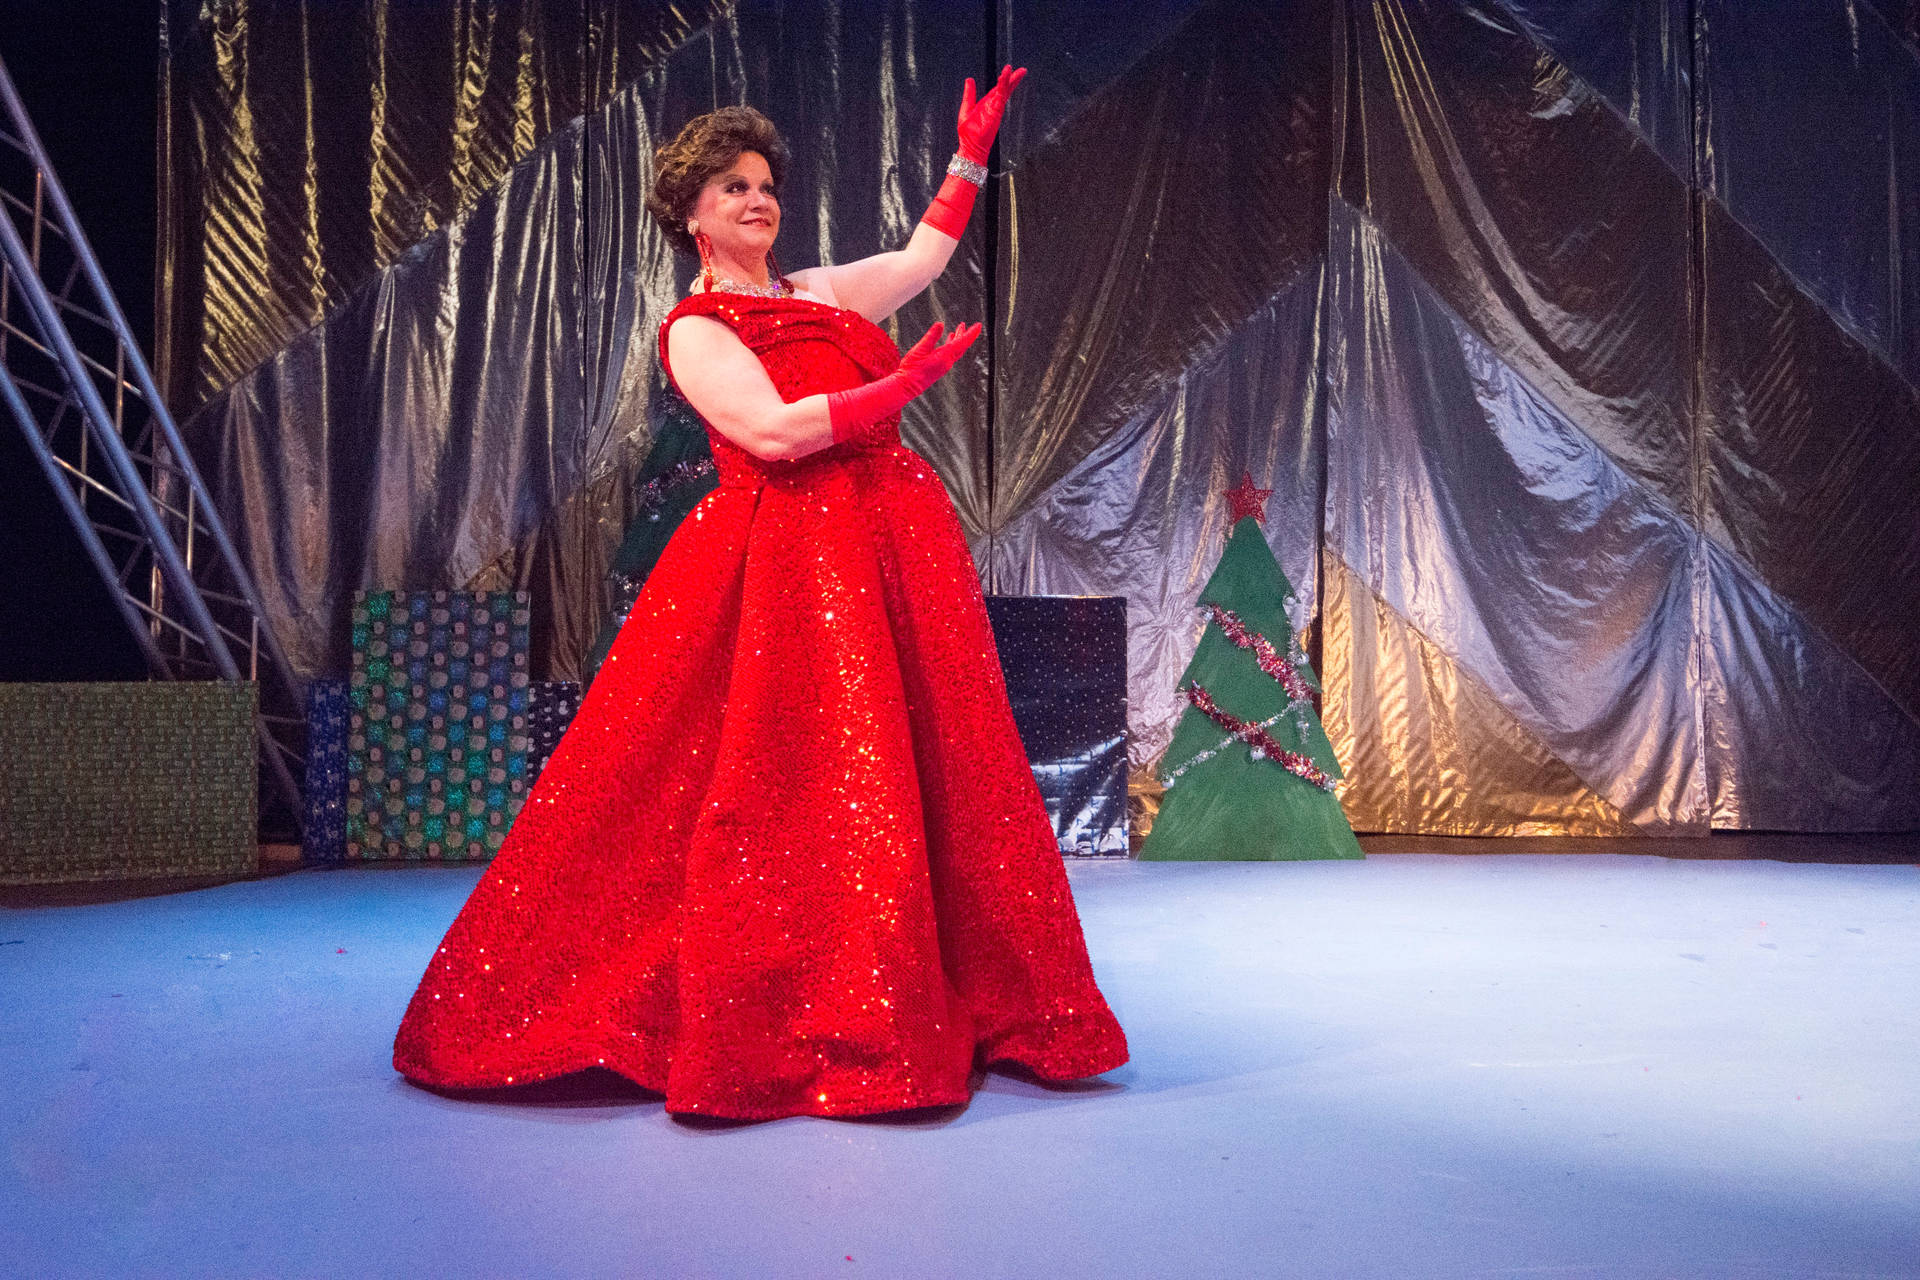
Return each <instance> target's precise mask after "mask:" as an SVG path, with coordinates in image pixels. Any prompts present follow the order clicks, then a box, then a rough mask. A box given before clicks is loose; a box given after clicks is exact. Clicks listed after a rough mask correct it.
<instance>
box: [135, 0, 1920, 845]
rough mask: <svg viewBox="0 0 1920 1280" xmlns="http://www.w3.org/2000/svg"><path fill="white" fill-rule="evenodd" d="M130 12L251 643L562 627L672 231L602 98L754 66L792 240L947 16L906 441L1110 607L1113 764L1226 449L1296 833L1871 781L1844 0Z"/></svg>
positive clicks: (1881, 101)
mask: <svg viewBox="0 0 1920 1280" xmlns="http://www.w3.org/2000/svg"><path fill="white" fill-rule="evenodd" d="M1770 12H1771V11H1770ZM168 14H169V18H168V25H167V31H168V43H167V48H166V57H165V60H164V61H163V93H164V95H165V97H166V104H167V108H168V109H167V113H166V115H165V119H166V120H167V121H168V122H169V127H168V129H166V130H165V131H164V136H163V150H164V151H166V154H165V155H163V161H166V162H167V163H166V164H165V165H164V166H163V172H166V173H169V174H170V175H171V177H170V178H169V179H168V185H167V190H166V191H165V192H164V193H163V195H164V196H165V199H164V200H163V225H162V250H163V254H162V256H163V262H164V264H165V271H164V273H163V279H162V299H161V311H162V317H163V324H162V341H161V351H160V353H159V354H160V360H161V364H162V366H163V368H164V369H165V370H166V371H167V374H168V377H169V386H170V394H171V396H172V397H173V399H174V400H175V402H176V404H177V405H178V406H179V407H181V408H183V409H193V410H194V412H193V415H192V418H191V422H190V424H189V430H190V434H191V437H192V440H193V444H194V448H195V452H196V455H197V457H198V458H199V460H200V462H201V464H202V466H203V467H204V468H205V469H206V470H207V471H208V473H209V475H210V478H211V479H212V480H213V481H214V484H215V487H216V490H217V492H218V493H219V494H220V500H221V502H222V505H223V506H224V507H225V508H226V511H227V514H228V515H229V517H230V519H231V521H232V524H233V526H234V527H235V529H236V531H237V532H238V534H239V536H240V538H241V540H242V541H243V543H244V546H245V550H246V554H247V555H248V556H249V557H250V559H251V561H252V563H253V565H254V567H255V570H256V573H257V574H258V576H259V578H260V580H261V587H262V590H263V592H264V593H265V595H266V597H267V600H268V606H269V610H270V612H271V613H272V615H273V617H272V621H273V622H274V624H275V625H276V626H277V627H278V628H279V629H280V630H281V633H282V635H283V637H284V638H285V640H286V644H287V647H288V649H289V651H290V652H291V653H292V654H293V656H294V659H295V661H296V663H297V664H299V665H300V666H301V667H302V668H303V670H304V671H306V672H307V673H309V674H317V673H320V672H324V671H329V670H339V669H341V668H342V667H343V666H344V660H345V653H346V648H345V645H346V636H345V634H344V632H345V628H344V626H343V619H344V616H345V607H346V602H347V600H348V599H349V598H350V596H351V594H352V592H353V590H355V589H356V588H359V587H370V588H396V587H427V586H456V587H462V586H465V587H474V586H504V585H509V584H511V585H516V586H522V587H527V588H529V589H531V590H532V591H533V592H534V594H535V599H536V602H537V611H536V618H535V664H536V668H537V669H538V670H539V671H540V672H541V673H542V674H551V675H554V676H558V677H566V676H571V675H574V674H576V673H577V672H578V670H579V664H580V661H581V658H582V656H583V655H584V653H585V650H586V647H587V645H588V644H589V643H590V641H591V639H592V636H593V632H594V629H595V627H596V626H597V625H598V622H599V619H600V616H601V611H602V610H603V609H604V608H605V605H606V601H605V599H604V597H603V594H602V581H603V577H604V569H605V564H606V558H607V555H608V554H609V552H610V550H611V548H612V547H613V545H614V544H615V543H616V542H617V540H618V538H619V536H620V533H621V531H622V528H623V526H624V523H625V520H626V518H627V516H628V515H629V514H630V513H631V511H632V509H633V502H634V495H633V493H632V492H631V477H632V475H633V471H634V469H635V467H636V466H637V464H638V462H639V460H640V459H641V458H642V457H643V456H644V453H645V449H646V446H647V443H648V440H649V438H650V431H651V425H650V424H651V420H652V418H653V417H654V416H655V413H656V411H657V407H658V399H657V397H658V370H657V367H656V366H657V360H656V357H655V353H654V336H655V332H656V328H657V325H658V321H659V319H660V317H661V315H662V314H664V312H665V310H666V309H667V308H668V307H669V306H670V305H671V304H672V301H673V299H674V298H676V297H677V296H679V291H680V289H681V288H682V287H683V285H684V283H685V281H686V279H687V278H688V276H689V271H688V268H687V266H686V264H683V263H677V262H675V261H674V260H672V259H671V258H670V257H669V256H668V254H667V253H666V251H665V248H664V246H663V244H662V243H661V241H660V240H659V238H658V237H657V235H655V233H654V232H653V230H652V228H651V227H650V225H649V224H648V223H647V220H646V219H645V217H644V215H643V213H642V210H641V201H642V199H643V197H644V193H645V191H646V188H647V185H648V183H649V182H650V180H651V174H650V172H649V156H650V152H651V148H652V145H653V144H654V142H655V141H656V140H657V139H658V137H659V135H660V134H661V133H663V132H666V131H670V130H672V129H675V128H677V127H678V125H679V124H680V122H681V121H683V120H684V119H685V118H686V117H687V116H689V115H691V114H693V113H694V112H697V111H701V110H705V109H708V108H710V107H712V106H714V105H718V104H720V103H723V102H734V101H747V102H751V103H753V104H754V105H757V106H759V107H761V108H762V109H764V110H766V111H767V112H768V113H769V114H771V115H772V116H773V117H774V118H775V119H776V120H778V121H779V122H780V123H781V124H782V126H783V127H784V128H785V130H786V131H787V133H788V135H789V138H790V140H791V142H792V143H793V147H794V152H795V165H794V169H793V172H792V173H791V174H790V175H789V181H788V186H787V190H786V192H785V196H784V206H785V211H786V223H785V231H784V233H783V235H782V240H781V245H780V253H781V257H782V261H783V264H784V265H785V266H787V267H788V268H789V269H791V268H794V267H799V266H804V265H808V264H810V263H813V262H817V261H833V260H845V259H847V258H851V257H855V256H858V255H861V254H865V253H870V252H873V251H875V250H877V249H880V248H884V247H887V246H890V245H893V244H897V243H899V242H900V241H901V240H903V239H904V238H905V236H906V235H907V234H908V233H909V232H910V230H911V227H912V225H913V222H914V220H915V219H916V218H917V217H918V215H919V212H920V211H921V209H922V208H923V207H924V205H925V202H926V200H927V198H928V196H929V195H930V194H931V192H932V190H933V189H934V187H935V185H937V180H938V178H939V177H940V175H941V172H942V170H943V169H944V165H945V161H946V157H947V155H948V153H949V152H950V150H951V147H952V119H953V114H954V109H955V107H956V105H957V97H958V86H959V83H960V81H961V80H962V79H963V78H964V77H965V76H967V75H969V74H972V75H976V76H979V75H983V74H985V73H986V72H987V71H988V69H989V68H990V67H992V66H994V65H997V63H998V62H999V61H1002V60H1006V61H1013V62H1016V63H1021V64H1024V65H1026V66H1028V67H1030V68H1031V69H1032V74H1031V76H1030V77H1029V80H1028V83H1027V85H1026V86H1024V87H1023V89H1022V92H1021V95H1020V97H1019V98H1017V99H1016V102H1015V106H1014V109H1013V111H1012V112H1011V114H1010V116H1009V118H1008V121H1007V126H1006V129H1005V132H1004V134H1003V137H1002V146H1001V156H1000V176H999V178H998V180H997V182H996V185H995V188H994V197H995V198H994V201H993V203H994V205H995V207H993V208H987V207H984V205H983V207H982V209H980V210H979V211H977V212H976V215H975V218H974V222H973V224H972V227H971V228H970V230H969V233H968V240H967V242H966V244H965V245H964V246H963V251H962V253H961V254H960V255H959V256H958V257H957V258H956V260H955V264H954V266H953V267H952V268H951V269H950V270H949V272H948V274H947V276H946V277H944V278H943V279H942V280H941V281H940V282H939V284H938V285H937V287H936V288H935V290H934V291H933V292H932V293H931V295H930V296H928V297H926V298H924V299H922V300H920V301H918V302H916V303H915V304H914V305H913V306H911V307H910V308H908V310H907V311H906V312H904V313H903V314H902V315H901V316H900V317H899V319H898V326H899V329H900V331H901V333H902V334H903V335H905V336H908V337H911V336H913V335H915V334H917V333H918V332H919V331H920V330H921V329H922V328H924V327H925V325H926V324H928V323H929V322H931V321H932V320H933V319H936V318H939V319H947V320H957V319H966V318H972V317H988V316H990V317H992V318H993V321H994V324H993V327H992V331H991V335H990V337H991V341H990V342H989V343H987V344H983V345H985V346H987V347H988V350H986V351H985V352H984V353H983V354H982V357H981V358H980V359H977V360H972V361H970V362H969V363H968V364H967V365H966V366H964V367H963V368H962V369H961V370H958V371H956V376H954V377H952V378H950V379H948V380H947V381H946V382H944V383H943V384H941V386H940V387H939V388H938V389H937V391H936V392H935V393H934V394H932V395H930V396H928V397H927V398H925V399H924V400H923V401H921V402H919V403H918V404H916V405H915V406H914V407H913V410H912V412H911V414H910V416H909V419H908V422H907V426H906V438H907V441H908V443H909V444H910V445H911V446H912V447H914V448H916V449H918V450H919V451H920V452H921V453H923V454H924V455H925V456H926V457H928V459H929V460H930V461H932V462H933V463H934V465H935V466H936V467H937V468H938V469H939V471H940V473H941V475H942V476H943V477H944V478H945V480H946V482H947V486H948V489H949V491H950V492H951V494H952V495H953V498H954V501H955V504H956V506H957V507H958V509H959V511H960V515H961V518H962V520H963V522H964V523H965V526H966V528H967V530H968V533H969V536H970V538H971V539H972V540H973V544H974V548H975V551H976V555H977V557H978V559H979V562H980V565H981V569H982V574H983V577H984V578H985V580H986V582H987V584H988V585H989V587H990V588H991V589H993V590H997V591H1000V592H1012V593H1042V592H1062V593H1074V594H1080V593H1087V594H1102V595H1123V596H1125V597H1127V599H1128V602H1129V632H1130V635H1131V637H1132V651H1131V655H1130V665H1131V676H1130V689H1129V695H1130V706H1131V720H1132V731H1133V741H1132V756H1133V760H1134V763H1135V766H1136V768H1137V769H1140V770H1141V771H1143V772H1144V771H1145V770H1146V769H1147V768H1149V767H1150V766H1151V764H1152V763H1153V762H1154V759H1155V757H1156V756H1157V755H1158V753H1159V752H1160V751H1161V750H1162V749H1163V747H1164V745H1165V743H1166V741H1167V739H1168V737H1169V736H1170V733H1171V729H1172V724H1173V721H1174V720H1175V719H1176V718H1177V715H1178V713H1179V710H1180V707H1181V705H1182V704H1181V702H1180V700H1178V699H1177V698H1176V696H1175V693H1174V686H1175V684H1176V682H1177V680H1178V677H1179V674H1180V671H1181V669H1182V668H1183V667H1184V665H1185V663H1186V661H1187V659H1188V657H1189V656H1190V655H1191V652H1192V648H1193V645H1194V643H1195V642H1196V641H1197V639H1198V636H1199V634H1200V625H1199V620H1198V619H1197V617H1196V616H1195V615H1194V613H1193V609H1192V606H1193V603H1194V600H1195V597H1196V596H1197V593H1198V591H1199V589H1200V586H1201V584H1202V583H1203V582H1204V581H1205V579H1206V577H1207V575H1208V574H1209V572H1210V571H1211V569H1212V567H1213V562H1214V559H1215V557H1216V556H1217V555H1218V553H1219V549H1220V546H1221V545H1222V542H1223V539H1224V534H1225V531H1226V529H1225V522H1226V518H1227V516H1226V503H1225V501H1224V497H1223V491H1224V490H1225V489H1226V488H1227V487H1228V486H1229V485H1231V484H1233V483H1234V482H1235V481H1236V480H1237V479H1238V478H1239V476H1240V475H1241V473H1242V472H1243V471H1246V472H1250V473H1251V474H1252V476H1253V478H1254V480H1255V481H1256V483H1258V484H1259V485H1260V486H1261V487H1263V488H1270V489H1272V490H1273V491H1274V494H1273V498H1272V501H1271V502H1270V503H1269V505H1268V509H1267V520H1266V531H1267V536H1268V540H1269V543H1270V545H1271V546H1272V547H1273V549H1274V551H1275V553H1276V555H1277V556H1278V557H1279V560H1280V563H1281V565H1282V566H1283V568H1285V570H1286V571H1287V573H1288V575H1289V577H1291V578H1292V579H1293V580H1294V582H1295V584H1296V587H1297V588H1298V589H1299V591H1300V594H1301V596H1302V598H1303V600H1306V601H1308V602H1309V603H1310V605H1311V607H1312V611H1313V614H1314V618H1315V625H1314V628H1313V641H1314V646H1315V650H1316V655H1317V658H1318V661H1319V662H1320V665H1321V671H1322V675H1323V677H1324V680H1325V684H1326V690H1327V693H1326V706H1325V716H1326V722H1327V726H1328V729H1329V732H1330V734H1331V736H1332V739H1333V742H1334V744H1335V746H1336V748H1337V749H1338V751H1339V753H1340V755H1341V758H1342V760H1343V762H1344V763H1345V764H1346V766H1347V772H1348V775H1349V781H1348V783H1347V785H1346V787H1345V788H1344V790H1343V792H1342V799H1343V802H1344V803H1345V805H1346V806H1347V809H1348V812H1349V815H1350V816H1351V817H1352V818H1353V820H1354V823H1355V825H1356V826H1357V827H1359V828H1361V829H1363V830H1367V829H1373V830H1396V831H1431V832H1460V833H1501V832H1574V833H1588V834H1603V833H1614V834H1628V833H1632V832H1649V833H1667V834H1684V833H1704V832H1705V831H1706V830H1708V829H1709V828H1714V827H1721V828H1786V829H1798V830H1818V829H1842V830H1871V829H1889V828H1912V827H1916V826H1920V799H1916V794H1915V792H1916V788H1915V783H1916V782H1917V781H1920V720H1917V719H1916V715H1917V714H1920V623H1916V621H1915V619H1916V617H1920V516H1917V515H1916V508H1915V503H1914V502H1913V499H1912V497H1911V495H1912V494H1913V493H1914V492H1915V491H1916V490H1920V396H1917V395H1916V390H1915V384H1916V381H1920V220H1917V219H1915V218H1914V216H1913V213H1912V210H1913V207H1914V203H1915V202H1914V196H1915V192H1916V190H1920V183H1917V182H1916V178H1915V174H1916V168H1915V166H1916V163H1917V162H1920V155H1916V148H1917V147H1920V59H1916V56H1915V53H1914V45H1913V44H1912V43H1911V42H1910V40H1909V39H1907V38H1906V37H1907V36H1909V35H1911V31H1910V28H1912V27H1914V26H1915V25H1916V23H1915V20H1914V16H1913V14H1912V13H1910V12H1909V11H1908V6H1907V5H1906V4H1905V3H1904V0H1884V3H1882V4H1880V5H1878V6H1877V7H1872V6H1866V5H1862V4H1852V3H1846V2H1845V0H1817V2H1816V3H1812V4H1808V5H1803V6H1797V7H1796V9H1795V12H1794V13H1793V14H1792V15H1789V16H1787V17H1786V18H1781V19H1779V20H1776V18H1777V16H1778V15H1773V16H1767V17H1764V18H1763V17H1761V16H1758V15H1757V12H1756V11H1754V10H1753V9H1752V8H1751V7H1749V6H1742V5H1740V4H1738V3H1735V0H1611V2H1609V3H1605V4H1602V3H1599V0H1559V2H1541V3H1524V2H1522V0H1508V2H1507V3H1501V4H1493V3H1475V4H1469V3H1441V2H1438V0H1435V2H1433V3H1420V2H1419V0H1371V2H1368V0H1317V2H1316V0H1282V2H1280V3H1255V2H1253V0H1242V2H1238V3H1227V2H1219V3H1206V4H1194V3H1180V2H1177V0H1154V2H1151V3H1139V4H1134V5H1128V6H1116V5H1112V4H1107V3H1094V0H985V2H984V3H981V2H976V3H973V4H965V5H960V4H935V3H919V4H914V3H906V2H905V0H894V2H892V3H880V4H874V5H866V6H849V5H841V4H828V3H824V2H822V0H814V2H812V3H784V4H783V3H771V2H766V3H745V2H742V3H737V4H732V5H728V4H719V3H716V4H712V5H704V6H703V5H693V4H684V5H671V4H618V5H616V4H611V3H602V0H571V2H570V3H568V4H564V5H562V4H557V3H549V4H542V3H538V2H537V0H520V3H501V4H497V5H460V6H454V5H446V6H433V5H410V6H397V5H392V4H390V3H388V2H387V0H359V3H355V4H348V5H343V6H333V7H330V8H327V9H326V10H325V11H324V12H322V11H320V10H317V9H311V8H310V7H305V8H301V9H299V10H297V11H296V10H294V9H292V8H287V9H286V10H284V11H280V10H274V11H272V12H269V11H268V10H267V8H266V7H263V6H241V5H206V6H197V7H194V6H188V5H186V4H184V3H178V2H176V3H173V4H171V5H170V6H168ZM455 69H457V71H456V70H455ZM315 104H319V105H317V106H316V105H315Z"/></svg>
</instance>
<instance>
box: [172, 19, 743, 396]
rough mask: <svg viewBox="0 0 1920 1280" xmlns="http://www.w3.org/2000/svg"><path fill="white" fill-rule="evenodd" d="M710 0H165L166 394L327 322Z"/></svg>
mask: <svg viewBox="0 0 1920 1280" xmlns="http://www.w3.org/2000/svg"><path fill="white" fill-rule="evenodd" d="M716 8H718V5H717V3H711V2H710V3H700V2H699V0H687V2H683V3H668V2H664V0H646V2H644V3H634V2H633V0H460V2H459V3H448V4H411V3H396V2H395V0H347V2H346V3H327V4H298V5H291V4H268V3H260V2H259V0H211V2H209V0H161V5H160V33H161V38H160V139H159V147H160V163H159V181H160V192H159V206H160V226H159V254H158V258H159V287H158V298H157V302H158V307H157V312H158V314H157V324H156V336H155V351H154V366H155V371H156V374H157V376H158V377H159V379H160V387H161V391H162V393H163V394H164V395H165V396H166V398H167V400H168V402H169V403H170V404H171V405H172V406H173V407H174V409H175V411H176V412H184V411H186V410H188V409H191V408H194V407H196V406H198V405H199V404H201V403H202V402H203V401H205V400H206V399H207V398H208V397H209V396H211V395H212V394H213V393H215V392H217V391H219V390H221V389H223V388H225V387H226V386H228V385H229V384H231V383H232V382H233V381H234V380H235V379H236V378H238V377H240V376H241V375H242V374H244V373H246V372H247V371H248V370H250V369H252V368H253V367H254V366H256V365H258V364H260V363H261V362H262V361H264V360H266V359H268V358H269V357H271V356H273V355H274V354H275V353H276V352H278V351H279V350H280V349H281V348H282V347H284V346H285V345H286V344H287V343H288V342H289V341H290V340H292V339H293V338H294V337H296V336H297V335H299V334H301V333H303V332H305V331H306V330H307V329H309V328H311V327H312V326H313V325H315V324H318V323H319V322H320V321H321V320H322V318H323V317H325V316H326V315H327V313H328V312H329V311H331V310H332V309H333V308H335V307H337V306H340V305H343V304H345V303H346V302H347V301H348V300H349V299H350V297H351V296H352V294H353V293H354V291H355V290H357V289H359V288H360V287H361V286H362V285H364V284H366V283H368V282H369V281H370V280H371V279H372V278H373V276H374V275H375V274H376V273H377V272H379V271H381V270H382V269H384V268H386V267H388V266H390V265H391V264H393V263H394V262H395V260H396V259H398V258H399V257H400V256H401V255H402V254H404V253H405V252H406V251H407V250H408V249H410V248H412V247H413V246H414V245H416V244H418V243H419V242H420V241H421V240H422V239H424V238H425V237H426V236H428V235H430V234H431V233H432V232H434V231H435V230H436V229H437V228H440V227H442V226H444V225H446V224H447V222H448V221H449V220H451V219H453V218H455V217H457V216H459V215H460V214H461V213H462V212H463V211H465V210H468V209H470V208H472V207H473V205H474V204H475V203H476V202H477V201H479V200H480V199H481V198H482V197H484V196H485V195H486V194H487V193H489V192H491V191H492V190H493V189H494V188H495V187H496V186H497V185H498V184H499V183H500V182H501V181H503V180H504V179H505V178H506V176H507V173H508V171H509V170H510V169H511V168H512V167H513V165H515V164H516V163H518V162H519V161H520V160H522V159H524V158H525V157H526V156H527V155H528V154H529V153H530V152H531V151H532V150H533V148H534V147H535V146H537V145H538V144H539V143H540V141H541V140H542V139H544V138H546V137H547V136H548V135H549V134H551V133H552V132H554V130H556V129H558V128H560V127H562V126H564V125H565V124H567V123H568V122H569V121H571V120H574V119H576V118H578V117H579V116H580V115H581V113H582V112H584V111H587V110H590V109H592V108H594V107H596V106H598V105H600V104H601V103H604V102H605V101H606V100H607V99H608V98H609V97H610V96H611V95H612V92H613V91H614V89H615V88H616V87H617V86H618V85H620V84H623V83H625V82H626V81H628V80H630V79H632V78H633V76H634V75H636V74H637V73H638V72H639V71H641V70H643V69H644V68H645V66H647V65H648V64H650V63H651V62H653V61H656V60H657V59H658V58H659V57H660V56H662V55H663V54H664V53H665V52H666V51H667V50H669V49H671V48H673V47H674V46H676V45H677V44H679V43H680V42H681V41H682V40H683V39H684V38H685V37H686V35H687V34H688V33H689V32H690V31H692V30H693V29H694V28H695V27H697V26H699V25H701V24H704V23H706V22H707V21H709V20H710V19H711V17H712V14H713V11H714V10H715V9H716Z"/></svg>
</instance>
